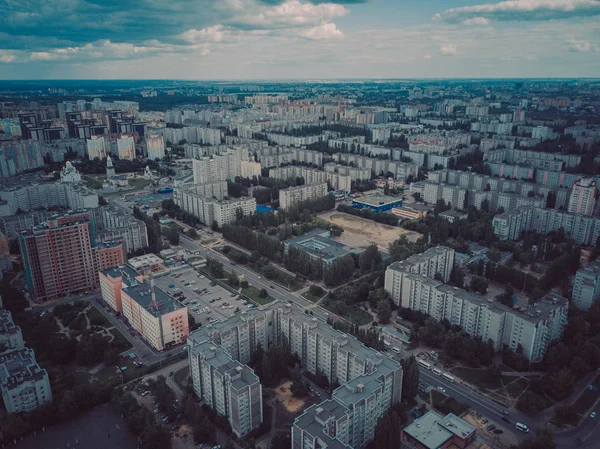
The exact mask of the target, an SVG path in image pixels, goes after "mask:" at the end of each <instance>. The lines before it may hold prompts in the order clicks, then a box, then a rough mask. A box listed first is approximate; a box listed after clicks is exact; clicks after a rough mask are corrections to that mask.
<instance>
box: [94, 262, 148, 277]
mask: <svg viewBox="0 0 600 449" xmlns="http://www.w3.org/2000/svg"><path fill="white" fill-rule="evenodd" d="M101 273H102V274H103V275H104V276H106V277H110V278H113V279H116V278H125V279H135V278H137V277H139V276H140V273H138V272H137V271H135V270H134V269H133V268H131V267H130V266H129V265H121V266H118V267H112V268H108V269H106V270H102V271H101Z"/></svg>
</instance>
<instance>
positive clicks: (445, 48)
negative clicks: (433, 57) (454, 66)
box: [440, 44, 457, 56]
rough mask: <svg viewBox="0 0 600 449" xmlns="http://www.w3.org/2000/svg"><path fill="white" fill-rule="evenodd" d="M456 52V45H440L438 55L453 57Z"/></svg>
mask: <svg viewBox="0 0 600 449" xmlns="http://www.w3.org/2000/svg"><path fill="white" fill-rule="evenodd" d="M456 52H457V49H456V45H454V44H442V45H440V53H441V54H443V55H449V56H453V55H455V54H456Z"/></svg>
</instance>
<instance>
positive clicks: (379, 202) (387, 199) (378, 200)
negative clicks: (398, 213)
mask: <svg viewBox="0 0 600 449" xmlns="http://www.w3.org/2000/svg"><path fill="white" fill-rule="evenodd" d="M398 201H402V198H401V197H399V196H389V195H367V196H363V197H361V198H354V199H353V200H352V202H354V203H362V204H366V205H368V206H373V207H380V206H385V205H386V204H391V203H397V202H398Z"/></svg>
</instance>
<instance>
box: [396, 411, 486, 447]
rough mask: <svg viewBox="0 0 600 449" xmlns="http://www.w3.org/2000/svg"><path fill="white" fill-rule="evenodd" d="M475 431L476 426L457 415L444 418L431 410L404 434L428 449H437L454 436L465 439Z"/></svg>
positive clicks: (407, 428)
mask: <svg viewBox="0 0 600 449" xmlns="http://www.w3.org/2000/svg"><path fill="white" fill-rule="evenodd" d="M475 430H476V429H475V427H474V426H472V425H471V424H469V423H468V422H466V421H464V420H462V419H460V418H459V417H458V416H456V415H453V414H451V413H450V414H449V415H446V416H445V417H443V416H441V415H439V414H437V413H436V412H434V411H433V410H431V411H429V412H427V413H425V414H424V415H423V416H422V417H420V418H418V419H416V420H415V421H414V422H413V423H412V424H411V425H409V426H408V427H406V428H405V429H404V433H406V434H407V435H410V436H411V437H413V438H414V439H415V440H417V441H418V442H419V443H420V444H422V445H423V446H424V447H426V448H428V449H437V448H439V447H442V446H443V445H444V443H445V442H446V441H448V440H449V439H450V438H452V436H453V435H457V436H458V437H460V438H462V439H465V438H467V437H468V436H469V435H471V434H472V433H473V432H475Z"/></svg>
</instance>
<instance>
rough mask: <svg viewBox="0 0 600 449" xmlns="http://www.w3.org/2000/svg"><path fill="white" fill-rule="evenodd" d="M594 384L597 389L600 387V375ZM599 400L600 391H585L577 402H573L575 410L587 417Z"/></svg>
mask: <svg viewBox="0 0 600 449" xmlns="http://www.w3.org/2000/svg"><path fill="white" fill-rule="evenodd" d="M592 384H593V385H594V386H595V387H600V374H598V376H596V379H595V380H594V382H592ZM598 399H600V391H590V390H588V389H586V390H583V391H582V393H581V395H580V396H579V397H578V398H577V400H576V401H575V402H573V408H574V409H575V411H576V412H577V413H579V414H580V415H585V414H586V413H587V412H588V410H589V409H590V408H592V406H593V405H594V404H595V403H596V401H598Z"/></svg>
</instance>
